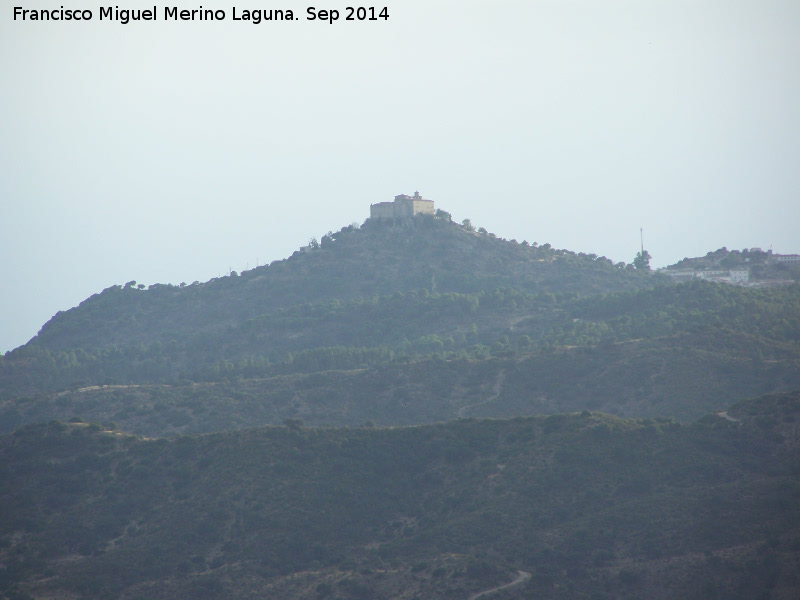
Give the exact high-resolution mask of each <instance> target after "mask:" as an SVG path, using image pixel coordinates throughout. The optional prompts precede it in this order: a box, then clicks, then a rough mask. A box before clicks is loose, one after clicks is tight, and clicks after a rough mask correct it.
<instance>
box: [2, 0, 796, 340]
mask: <svg viewBox="0 0 800 600" xmlns="http://www.w3.org/2000/svg"><path fill="white" fill-rule="evenodd" d="M154 1H155V0H154ZM14 4H16V5H18V6H22V7H23V8H28V9H30V8H37V9H41V8H58V7H59V6H62V5H63V6H64V7H65V8H68V9H73V8H81V9H89V10H92V12H93V13H94V19H93V20H92V21H90V22H87V23H80V22H64V23H55V22H50V23H42V22H38V23H37V22H21V21H16V22H15V21H14V20H13V6H14ZM116 5H117V6H119V7H120V8H140V7H143V6H147V5H151V6H152V3H147V2H133V1H128V2H126V1H125V0H120V1H119V2H117V3H116ZM270 5H271V6H272V7H274V8H292V9H294V10H295V14H296V15H297V16H299V17H300V19H301V20H298V21H294V22H264V23H261V24H260V25H254V24H252V23H247V22H234V21H232V20H231V14H232V10H231V9H232V7H234V6H235V7H237V8H238V9H239V12H240V13H241V11H242V10H243V9H246V8H255V7H266V6H270ZM312 5H314V6H316V4H314V3H307V4H304V3H299V2H297V1H296V0H287V1H285V2H283V3H282V4H281V3H271V4H270V3H265V2H249V3H244V2H243V3H241V4H240V3H238V1H237V0H231V1H230V2H218V1H215V0H208V1H206V2H203V3H202V6H204V7H205V8H212V7H213V8H220V9H223V10H225V11H226V13H227V16H228V18H227V19H226V20H225V21H223V22H164V21H163V20H162V17H163V7H164V6H174V4H171V3H166V4H158V3H157V4H156V6H157V9H158V17H159V21H157V22H149V23H148V22H143V23H142V22H140V23H130V24H128V25H121V24H119V23H114V22H108V21H102V22H101V21H99V20H98V16H99V7H100V6H103V5H101V4H98V3H93V2H92V1H91V0H77V1H76V2H72V1H71V0H59V1H57V2H52V1H47V0H38V1H35V2H27V1H26V0H19V1H18V2H17V1H16V0H15V2H13V3H12V2H3V5H2V8H1V9H0V251H1V252H2V264H1V266H0V282H2V283H1V284H0V285H2V295H1V298H0V351H5V350H9V349H12V348H14V347H16V346H19V345H21V344H24V343H25V342H26V341H27V340H29V339H30V338H31V337H33V336H34V335H35V334H36V332H37V331H38V330H39V328H40V327H41V326H42V325H43V324H44V323H45V322H46V321H47V320H48V319H49V318H50V317H51V316H52V315H53V314H54V313H55V312H56V311H58V310H66V309H69V308H70V307H72V306H75V305H77V304H78V303H79V302H80V301H82V300H83V299H85V298H86V297H88V296H90V295H91V294H93V293H95V292H99V291H100V290H102V289H103V288H106V287H108V286H110V285H114V284H122V283H125V282H126V281H129V280H132V279H134V280H136V281H138V282H140V283H145V284H148V285H149V284H152V283H180V282H182V281H186V282H189V283H190V282H192V281H194V280H200V281H205V280H208V279H210V278H212V277H216V276H218V275H221V274H227V272H228V270H229V269H234V270H238V271H241V270H244V269H246V268H253V267H255V266H256V263H257V262H258V263H259V264H264V263H266V262H270V261H272V260H275V259H280V258H285V257H287V256H289V255H290V254H291V253H292V252H293V251H294V250H296V249H297V248H299V247H300V246H302V245H305V244H306V243H308V240H309V238H311V237H312V236H315V237H317V238H319V237H320V236H322V235H323V234H324V233H325V232H327V231H328V230H334V231H335V230H338V229H340V228H341V227H342V226H344V225H348V224H349V223H352V222H357V223H361V222H362V221H363V220H364V219H365V218H367V216H368V215H369V204H370V203H374V202H380V201H386V200H391V199H392V198H393V197H394V196H395V195H396V194H399V193H413V192H414V191H415V190H419V191H420V192H421V193H422V195H423V196H424V197H426V198H429V199H432V200H434V201H435V202H436V206H437V207H441V208H443V209H445V210H447V211H449V212H451V213H452V214H453V217H454V218H455V219H457V220H458V221H461V220H462V219H464V218H467V217H468V218H470V219H471V220H472V222H473V224H475V225H476V226H483V227H486V228H487V229H488V230H489V231H492V232H494V233H496V234H497V235H498V236H501V237H505V238H508V239H511V238H516V239H518V240H520V241H521V240H523V239H527V240H528V241H531V242H532V241H537V242H539V243H544V242H549V243H551V244H552V245H553V246H555V247H557V248H567V249H570V250H574V251H583V252H595V253H597V254H599V255H605V256H607V257H609V258H611V259H613V260H614V261H620V260H623V261H626V262H630V261H631V260H632V259H633V257H634V255H635V253H636V251H637V250H638V248H639V228H640V227H643V228H644V235H645V246H646V248H648V250H649V251H650V253H651V254H652V255H653V257H654V260H653V264H654V266H664V265H667V264H671V263H674V262H675V261H677V260H679V259H681V258H683V257H684V256H696V255H702V254H705V253H706V252H708V251H709V250H715V249H717V248H719V247H721V246H727V247H728V248H731V249H733V248H744V247H752V246H760V247H762V248H764V249H766V248H768V247H770V246H772V247H773V249H774V251H775V252H780V253H793V252H800V239H799V238H800V236H798V227H799V226H800V2H798V1H797V0H783V1H770V0H746V1H737V0H721V1H711V0H691V1H682V0H664V1H662V0H645V1H633V0H625V1H621V0H620V1H617V0H602V1H600V0H573V1H569V0H524V1H516V0H509V1H503V0H499V1H497V0H495V1H493V2H488V1H486V0H480V1H478V0H459V1H455V0H452V1H448V0H424V1H423V0H419V1H417V0H405V1H402V2H399V1H394V0H390V2H389V4H386V5H385V6H387V7H388V12H389V17H390V18H389V19H388V21H383V20H379V21H377V22H345V21H344V20H343V19H342V20H340V21H339V22H337V23H334V24H333V25H329V24H327V23H318V22H311V21H306V20H305V15H306V11H305V9H306V7H307V6H312ZM346 5H347V3H340V4H337V3H335V2H326V3H325V6H326V7H335V8H339V9H340V10H341V11H344V7H345V6H346ZM177 6H179V7H181V8H185V9H192V8H198V7H199V6H200V3H197V4H191V3H184V4H179V5H177ZM380 6H381V7H382V6H384V5H380ZM342 16H344V15H342Z"/></svg>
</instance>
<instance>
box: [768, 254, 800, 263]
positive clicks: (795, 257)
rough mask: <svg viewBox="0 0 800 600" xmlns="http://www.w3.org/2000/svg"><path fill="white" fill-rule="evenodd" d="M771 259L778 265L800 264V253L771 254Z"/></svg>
mask: <svg viewBox="0 0 800 600" xmlns="http://www.w3.org/2000/svg"><path fill="white" fill-rule="evenodd" d="M772 260H773V261H775V262H776V263H778V264H779V265H797V264H800V254H773V255H772Z"/></svg>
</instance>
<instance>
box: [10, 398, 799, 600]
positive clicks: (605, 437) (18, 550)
mask: <svg viewBox="0 0 800 600" xmlns="http://www.w3.org/2000/svg"><path fill="white" fill-rule="evenodd" d="M798 422H800V395H798V394H797V393H793V394H780V395H770V396H766V397H762V398H759V399H757V400H754V401H748V402H744V403H740V404H738V405H736V406H734V407H731V408H730V410H729V411H728V412H727V413H726V414H724V415H709V416H706V417H704V418H702V419H700V420H698V421H697V422H695V423H693V424H691V425H680V424H679V423H676V422H674V421H670V420H667V419H650V420H622V419H619V418H616V417H611V416H607V415H603V414H599V413H590V412H588V411H586V412H582V413H575V414H562V415H552V416H549V417H539V418H517V419H512V420H506V421H497V420H472V419H468V420H461V421H457V422H451V423H448V424H439V425H431V426H424V427H410V428H388V429H380V428H374V427H363V428H356V429H327V428H317V429H306V428H303V427H300V426H298V424H297V423H290V426H289V427H278V428H266V429H243V430H239V431H235V432H228V433H224V434H209V435H202V436H188V437H187V436H182V437H179V438H176V439H173V440H171V441H169V440H165V439H143V438H137V437H133V436H130V435H126V434H122V433H117V432H110V431H104V430H102V428H101V427H98V426H87V425H85V424H81V423H73V424H65V423H61V422H52V423H50V424H42V425H35V426H29V427H26V428H23V429H20V430H18V431H17V432H15V433H14V434H13V435H8V436H3V437H0V482H2V484H1V485H0V490H2V492H0V563H1V564H2V565H3V567H2V569H0V589H1V590H2V591H3V592H2V593H4V594H5V595H6V597H8V598H30V597H36V598H45V597H47V598H55V597H70V598H78V597H82V598H121V599H125V600H129V599H134V598H155V599H181V598H197V597H203V598H229V599H232V600H237V599H240V598H242V599H244V598H255V597H276V598H277V597H281V598H296V599H309V600H310V599H318V598H331V599H334V598H340V599H343V598H371V599H376V600H381V599H387V600H388V599H390V598H391V599H401V598H431V599H436V598H454V599H464V600H466V599H467V598H468V597H469V596H470V595H471V594H473V593H475V592H477V591H480V590H483V589H489V588H492V587H494V586H497V585H501V584H503V583H506V582H509V581H511V580H512V579H514V577H515V574H516V573H517V572H518V571H520V570H521V571H525V572H527V573H530V574H531V577H530V579H528V580H527V581H525V582H523V583H521V584H520V585H519V587H516V588H510V589H508V590H506V591H504V592H503V596H502V597H504V598H531V597H535V598H542V599H545V600H546V599H549V598H552V599H556V598H563V597H570V598H577V599H580V598H615V599H616V598H651V599H653V600H660V599H662V598H663V599H672V598H675V597H683V598H687V599H688V600H693V599H700V598H712V597H713V598H729V599H732V600H735V599H739V598H741V599H748V600H749V599H751V598H755V597H759V598H773V599H778V598H789V597H795V596H796V593H797V590H798V585H797V579H796V574H797V570H798V566H800V527H798V523H800V520H799V519H800V480H799V479H798V473H800V470H799V469H800V462H798V456H800V454H799V453H798V449H800V434H799V433H798V426H797V423H798Z"/></svg>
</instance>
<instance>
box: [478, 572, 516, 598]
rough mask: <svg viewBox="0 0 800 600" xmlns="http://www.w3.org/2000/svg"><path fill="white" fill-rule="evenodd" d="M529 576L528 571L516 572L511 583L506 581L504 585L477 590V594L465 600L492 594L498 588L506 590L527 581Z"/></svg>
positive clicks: (497, 590) (498, 589)
mask: <svg viewBox="0 0 800 600" xmlns="http://www.w3.org/2000/svg"><path fill="white" fill-rule="evenodd" d="M530 578H531V574H530V573H526V572H525V571H519V572H518V574H517V578H516V579H515V580H514V581H512V582H511V583H507V584H505V585H499V586H497V587H494V588H492V589H490V590H483V591H482V592H478V593H477V594H472V596H470V597H469V598H467V600H478V598H483V597H484V596H488V595H489V594H494V593H495V592H499V591H500V590H506V589H508V588H510V587H514V586H515V585H519V584H521V583H524V582H526V581H528V579H530Z"/></svg>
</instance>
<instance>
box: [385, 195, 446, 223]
mask: <svg viewBox="0 0 800 600" xmlns="http://www.w3.org/2000/svg"><path fill="white" fill-rule="evenodd" d="M433 214H434V210H433V200H425V199H424V198H423V197H422V196H420V195H419V192H414V195H413V196H407V195H406V194H400V195H399V196H395V197H394V202H378V203H377V204H370V205H369V218H370V219H378V220H380V219H411V218H413V217H414V216H415V215H431V216H433Z"/></svg>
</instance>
